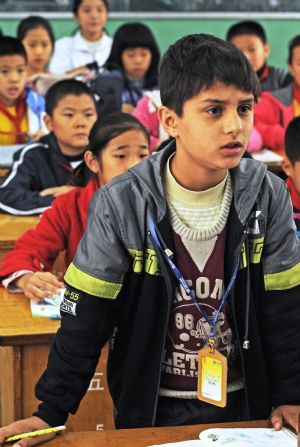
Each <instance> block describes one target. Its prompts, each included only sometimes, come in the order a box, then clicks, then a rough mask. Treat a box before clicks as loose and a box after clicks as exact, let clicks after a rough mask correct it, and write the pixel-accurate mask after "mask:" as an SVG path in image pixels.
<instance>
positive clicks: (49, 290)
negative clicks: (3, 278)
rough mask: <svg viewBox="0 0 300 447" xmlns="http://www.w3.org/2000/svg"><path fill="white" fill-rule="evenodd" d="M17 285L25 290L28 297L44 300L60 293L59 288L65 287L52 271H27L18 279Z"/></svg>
mask: <svg viewBox="0 0 300 447" xmlns="http://www.w3.org/2000/svg"><path fill="white" fill-rule="evenodd" d="M15 285H16V286H17V287H18V288H20V289H22V290H23V292H24V295H25V296H26V297H27V298H29V299H30V300H34V301H43V299H44V298H47V297H48V296H52V295H53V294H57V293H59V290H58V289H62V288H63V287H65V285H64V283H63V282H60V281H58V279H57V278H56V276H55V275H53V273H50V272H35V273H26V274H25V275H23V276H21V277H20V278H17V279H16V281H15Z"/></svg>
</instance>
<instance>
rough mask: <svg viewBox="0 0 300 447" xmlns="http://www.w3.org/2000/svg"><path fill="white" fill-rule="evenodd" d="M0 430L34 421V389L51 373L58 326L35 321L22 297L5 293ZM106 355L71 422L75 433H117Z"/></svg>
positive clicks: (0, 326)
mask: <svg viewBox="0 0 300 447" xmlns="http://www.w3.org/2000/svg"><path fill="white" fill-rule="evenodd" d="M0 315H1V318H0V426H4V425H7V424H9V423H11V422H12V421H14V420H16V419H20V418H24V417H28V416H31V415H32V413H33V411H34V410H35V409H36V408H37V403H38V402H37V400H36V399H35V396H34V386H35V384H36V382H37V380H38V378H39V377H40V375H41V374H42V372H43V371H44V369H45V368H46V364H47V359H48V352H49V348H50V343H51V341H52V338H53V336H54V334H55V333H56V331H57V329H58V327H59V321H57V320H51V319H48V318H32V316H31V311H30V306H29V301H28V300H27V299H26V298H25V297H24V295H23V294H9V293H8V292H6V290H5V289H3V288H0ZM106 359H107V349H105V350H104V352H103V354H102V356H101V360H100V362H99V364H98V367H97V370H96V373H95V376H94V378H93V380H92V381H91V385H90V388H89V391H88V392H87V394H86V396H85V397H84V399H83V400H82V402H81V405H80V408H79V410H78V412H77V414H76V415H75V416H71V417H70V418H69V420H68V422H67V427H68V430H70V431H85V430H103V429H104V428H110V429H112V428H114V424H113V417H112V403H111V398H110V395H109V392H108V388H107V383H106V377H105V375H106V374H105V371H106Z"/></svg>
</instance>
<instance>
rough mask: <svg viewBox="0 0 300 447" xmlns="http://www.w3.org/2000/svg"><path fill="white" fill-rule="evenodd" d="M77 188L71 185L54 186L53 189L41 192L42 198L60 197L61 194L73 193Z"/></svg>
mask: <svg viewBox="0 0 300 447" xmlns="http://www.w3.org/2000/svg"><path fill="white" fill-rule="evenodd" d="M75 188H76V186H71V185H62V186H54V187H53V188H46V189H44V190H43V191H41V192H40V196H43V197H44V196H54V197H58V196H60V195H61V194H65V193H66V192H69V191H72V189H75Z"/></svg>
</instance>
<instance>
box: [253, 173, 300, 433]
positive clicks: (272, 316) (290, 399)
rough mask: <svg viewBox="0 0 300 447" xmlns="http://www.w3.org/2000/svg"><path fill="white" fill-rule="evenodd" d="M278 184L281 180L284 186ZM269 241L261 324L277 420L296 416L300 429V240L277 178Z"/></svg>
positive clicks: (294, 425) (292, 421)
mask: <svg viewBox="0 0 300 447" xmlns="http://www.w3.org/2000/svg"><path fill="white" fill-rule="evenodd" d="M278 184H279V185H280V186H279V187H278ZM272 188H273V191H274V192H273V194H272V196H273V197H274V198H272V200H271V201H270V211H269V219H268V226H267V230H266V237H265V241H264V252H263V264H264V272H263V273H264V292H263V293H262V296H261V305H262V315H261V318H262V320H261V325H262V331H263V337H264V346H265V354H266V358H267V361H268V366H269V371H270V377H271V381H272V401H273V406H274V407H275V408H277V407H279V408H277V411H275V413H274V414H273V418H272V421H273V424H277V423H279V426H280V420H281V421H282V420H285V421H290V423H291V425H292V426H293V427H294V428H296V429H297V422H298V421H297V417H296V414H297V413H299V411H300V406H299V405H300V336H299V328H300V244H299V241H298V240H297V238H296V236H295V225H294V222H293V218H292V205H291V201H290V197H289V193H288V191H287V188H286V186H285V184H284V182H282V181H280V180H279V179H277V178H275V181H274V182H273V186H272Z"/></svg>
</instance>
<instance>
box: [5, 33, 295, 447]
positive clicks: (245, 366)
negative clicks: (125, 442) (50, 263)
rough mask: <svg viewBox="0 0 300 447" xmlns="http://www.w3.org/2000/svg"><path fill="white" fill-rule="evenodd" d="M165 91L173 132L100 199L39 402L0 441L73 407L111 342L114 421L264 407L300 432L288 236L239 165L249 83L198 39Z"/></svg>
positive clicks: (165, 79)
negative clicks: (214, 368)
mask: <svg viewBox="0 0 300 447" xmlns="http://www.w3.org/2000/svg"><path fill="white" fill-rule="evenodd" d="M160 87H161V99H162V104H163V105H162V106H161V107H160V108H159V117H160V121H161V123H162V124H163V126H164V128H165V130H166V131H167V132H168V134H169V135H171V136H172V137H173V138H174V139H175V141H174V142H172V143H170V144H169V145H168V146H167V147H166V148H165V149H163V150H161V151H160V152H157V153H155V154H153V155H152V156H151V157H149V159H147V160H145V161H144V162H142V163H140V164H139V165H138V166H136V167H134V168H133V169H131V170H130V171H129V173H127V174H125V175H123V176H120V177H119V178H116V179H114V180H113V181H112V182H111V183H110V184H108V185H106V186H104V187H103V188H102V189H100V190H99V191H97V192H96V193H95V195H94V197H93V199H92V202H91V205H90V209H89V215H88V221H87V229H86V233H85V235H84V236H83V239H82V240H81V242H80V244H79V247H78V249H77V252H76V255H75V258H74V261H73V263H72V264H71V265H70V266H69V268H68V270H67V273H66V276H65V282H66V284H67V290H66V293H65V298H64V302H63V303H62V306H61V311H62V324H61V329H60V330H59V331H58V333H57V335H56V337H55V340H54V343H53V346H52V350H51V354H50V357H49V362H48V367H47V370H46V373H44V374H43V376H42V377H41V379H40V381H39V382H38V384H37V387H36V394H37V398H38V399H39V400H41V401H42V403H41V404H40V406H39V409H38V411H37V413H35V416H33V417H31V418H28V419H25V420H22V421H18V422H15V423H13V424H11V425H9V426H7V427H5V428H3V429H2V430H0V442H1V441H3V440H4V438H5V436H8V435H10V434H14V433H17V432H20V431H21V432H26V431H30V430H32V429H33V428H34V429H38V428H45V427H48V426H49V425H54V426H55V425H60V424H62V423H63V422H64V421H65V420H66V418H67V416H68V414H69V412H71V413H74V412H75V411H76V410H77V408H78V405H79V402H80V400H81V398H82V396H83V394H84V393H85V392H86V390H87V387H88V384H89V381H90V380H91V378H92V376H93V373H94V370H95V367H96V365H97V361H98V357H99V355H100V352H101V348H102V347H103V346H104V344H105V342H106V341H107V340H108V338H111V343H110V355H109V368H108V380H109V385H110V392H111V395H112V398H113V401H114V406H115V422H116V426H117V427H118V428H130V427H147V426H168V425H183V424H196V423H210V422H214V423H219V422H226V421H239V420H246V419H265V418H267V417H268V416H269V414H270V413H272V416H271V421H272V424H273V425H274V426H275V427H276V429H278V428H280V427H281V426H282V423H283V422H284V421H288V422H289V423H290V424H291V425H292V426H293V427H295V428H296V427H297V421H298V413H299V410H300V406H299V404H300V360H299V358H300V356H299V354H300V336H299V333H298V331H299V329H298V328H299V327H300V305H299V301H300V285H299V284H300V281H299V275H300V250H299V243H298V241H297V238H296V236H295V232H294V231H293V228H294V223H293V220H292V210H291V206H289V201H288V191H287V189H286V187H285V185H284V183H283V182H282V180H280V179H279V178H278V177H275V176H274V175H272V174H270V173H269V172H268V171H267V170H266V168H265V166H264V165H263V164H262V163H259V162H256V161H254V160H252V159H243V160H241V158H242V155H243V153H244V151H245V149H246V146H247V142H248V138H249V135H250V132H251V129H252V122H253V104H254V102H255V101H256V100H257V97H258V93H259V83H258V80H257V77H256V75H255V73H254V72H253V70H252V68H251V66H250V64H249V63H248V61H247V59H246V58H245V57H244V55H243V54H242V53H241V52H240V51H239V50H238V49H237V48H236V47H235V46H234V45H232V44H231V43H229V42H224V41H223V40H221V39H218V38H216V37H214V36H209V35H206V34H196V35H191V36H186V37H183V38H182V39H180V40H179V41H177V42H176V43H175V44H174V45H172V46H171V47H170V48H169V49H168V51H167V52H166V54H165V55H164V57H163V59H162V62H161V67H160ZM170 264H171V265H170ZM174 264H176V265H177V269H174ZM175 275H176V276H175ZM187 284H188V285H187ZM291 328H292V330H291ZM208 343H209V346H210V348H208ZM204 349H206V350H204ZM208 350H210V351H211V354H210V355H211V356H218V357H219V358H220V360H219V361H218V363H217V365H218V366H219V367H220V366H222V370H224V371H226V368H227V365H228V380H227V378H226V377H224V378H222V380H221V377H220V376H219V375H218V374H215V373H214V371H211V374H212V376H213V380H212V381H211V383H209V382H208V381H206V379H205V378H206V375H210V372H209V371H208V370H207V369H205V368H204V373H205V374H204V376H203V368H202V365H203V363H205V364H207V363H209V358H212V357H209V355H208ZM217 351H218V352H217ZM205 353H206V354H205ZM198 355H199V356H202V358H203V360H204V362H202V361H201V362H198ZM212 361H213V358H212ZM199 368H200V370H199ZM199 371H200V374H201V378H202V379H203V380H200V387H197V376H198V374H199ZM203 382H204V385H205V386H204V389H202V383H203ZM209 396H210V397H211V399H210V403H208V402H207V400H208V399H209ZM198 398H199V399H198ZM226 400H227V403H226ZM273 407H274V409H273V410H272V408H273ZM42 439H45V438H41V440H42ZM34 442H36V441H34ZM30 445H33V444H30Z"/></svg>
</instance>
